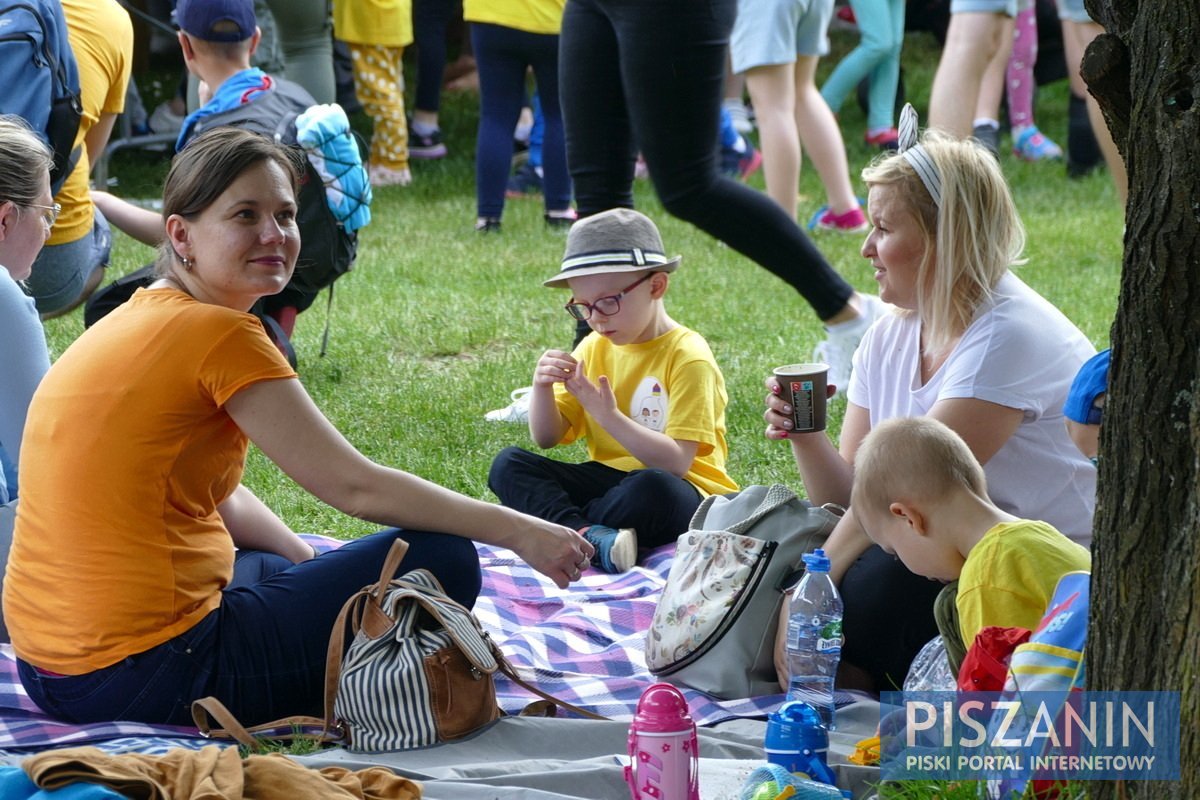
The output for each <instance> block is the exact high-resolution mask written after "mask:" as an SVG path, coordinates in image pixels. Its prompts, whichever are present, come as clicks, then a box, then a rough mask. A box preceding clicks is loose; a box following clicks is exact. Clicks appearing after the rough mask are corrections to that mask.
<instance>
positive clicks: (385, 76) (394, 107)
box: [333, 0, 413, 186]
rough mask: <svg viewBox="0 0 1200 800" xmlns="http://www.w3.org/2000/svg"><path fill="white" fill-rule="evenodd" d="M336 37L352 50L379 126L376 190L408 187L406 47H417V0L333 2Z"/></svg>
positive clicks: (374, 152) (362, 95)
mask: <svg viewBox="0 0 1200 800" xmlns="http://www.w3.org/2000/svg"><path fill="white" fill-rule="evenodd" d="M333 35H334V36H335V37H337V38H338V39H340V40H342V41H343V42H345V43H346V44H347V46H348V47H349V48H350V59H351V62H352V64H353V67H354V91H355V94H356V95H357V96H358V100H359V102H360V103H362V105H363V109H365V110H366V112H367V114H368V115H369V116H370V117H371V120H372V122H373V123H374V126H375V128H374V132H373V133H372V135H371V155H370V166H369V168H368V173H369V174H370V176H371V185H372V186H407V185H408V184H410V183H412V172H411V171H410V170H409V168H408V122H407V120H406V119H405V117H404V48H405V47H407V46H408V45H410V44H412V41H413V30H412V0H333Z"/></svg>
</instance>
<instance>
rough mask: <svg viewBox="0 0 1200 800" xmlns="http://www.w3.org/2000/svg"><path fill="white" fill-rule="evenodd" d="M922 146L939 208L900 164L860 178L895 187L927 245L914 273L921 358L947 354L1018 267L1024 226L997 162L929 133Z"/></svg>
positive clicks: (967, 144) (889, 163) (884, 161)
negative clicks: (933, 170) (938, 191)
mask: <svg viewBox="0 0 1200 800" xmlns="http://www.w3.org/2000/svg"><path fill="white" fill-rule="evenodd" d="M921 144H922V146H923V147H924V148H925V151H926V152H927V153H928V154H929V157H930V158H931V159H932V160H933V163H934V165H935V166H936V167H937V171H938V175H939V176H940V178H941V182H942V201H941V205H940V206H939V205H937V204H935V203H934V201H933V198H932V197H930V195H929V191H928V190H927V189H926V188H925V185H924V184H923V183H922V182H921V179H920V177H918V175H917V173H916V172H915V171H914V170H913V168H912V165H911V164H909V163H908V161H907V160H906V159H905V158H904V156H902V155H900V154H898V153H894V154H890V155H885V156H882V157H881V158H880V159H878V160H877V161H875V162H874V163H872V164H870V165H868V166H867V168H866V169H864V170H863V171H862V178H863V181H864V182H865V183H866V184H867V187H868V188H870V187H871V186H895V187H897V188H898V189H899V190H900V196H901V200H902V202H905V203H906V204H907V206H908V207H909V210H910V211H911V212H912V215H913V217H914V218H915V219H916V221H917V224H918V227H919V228H920V230H921V233H922V234H923V235H924V238H925V255H924V257H923V258H922V261H921V264H920V267H919V269H918V272H917V282H918V283H917V315H918V316H919V317H920V319H921V324H922V327H923V329H924V334H925V352H926V353H941V352H944V351H945V350H947V349H949V347H950V345H951V343H952V342H953V341H954V339H955V338H957V337H958V336H960V335H961V334H962V332H963V331H965V330H966V329H967V326H968V325H970V324H971V320H972V319H973V318H974V316H975V312H976V309H978V308H979V305H980V303H982V302H983V301H984V300H986V299H987V298H988V296H989V295H990V294H991V292H992V290H993V288H994V287H995V285H996V282H997V281H999V280H1000V278H1001V276H1003V275H1004V273H1005V272H1006V271H1007V270H1008V268H1009V267H1012V266H1015V265H1017V264H1021V263H1024V261H1023V259H1022V258H1021V253H1022V252H1023V251H1024V250H1025V226H1024V225H1023V224H1022V223H1021V218H1020V216H1019V215H1018V214H1017V207H1016V205H1015V204H1014V203H1013V199H1012V194H1011V193H1010V192H1009V189H1008V184H1007V183H1006V182H1005V180H1004V175H1003V173H1002V172H1001V171H1000V165H999V164H998V163H997V162H996V159H995V157H993V156H992V154H991V153H989V152H988V151H987V150H985V149H984V148H983V147H981V146H980V145H978V144H976V143H975V142H972V141H970V140H961V139H955V138H952V137H950V136H947V135H945V134H943V133H941V132H939V131H936V130H927V131H925V133H924V134H923V135H922V137H921Z"/></svg>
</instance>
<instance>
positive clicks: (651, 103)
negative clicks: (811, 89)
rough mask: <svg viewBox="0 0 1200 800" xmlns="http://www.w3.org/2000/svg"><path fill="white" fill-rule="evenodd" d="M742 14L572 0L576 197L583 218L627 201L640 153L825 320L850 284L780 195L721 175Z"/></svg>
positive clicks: (675, 4)
mask: <svg viewBox="0 0 1200 800" xmlns="http://www.w3.org/2000/svg"><path fill="white" fill-rule="evenodd" d="M736 13H737V0H568V2H567V5H566V10H565V11H564V14H563V25H562V35H561V37H560V38H561V42H560V45H559V78H560V83H561V87H562V102H563V116H564V119H565V121H566V126H567V162H568V164H569V165H570V168H571V179H572V181H573V182H574V188H575V201H576V205H577V208H578V210H579V213H580V215H581V216H586V215H588V214H595V213H597V212H600V211H606V210H608V209H610V208H615V207H618V206H621V207H625V208H632V207H633V189H632V186H633V168H634V161H635V158H636V154H637V151H638V150H641V153H642V156H643V157H644V158H645V160H646V166H647V167H648V168H649V170H650V179H651V181H653V183H654V188H655V191H656V192H657V193H658V197H659V199H660V200H661V201H662V204H663V206H664V207H665V208H666V210H667V211H668V212H670V213H671V214H674V215H675V216H677V217H679V218H680V219H683V220H686V221H687V222H690V223H691V224H693V225H695V226H696V227H698V228H700V229H701V230H703V231H705V232H706V233H708V234H710V235H711V236H714V237H716V238H717V239H719V240H721V241H722V242H724V243H725V244H727V245H729V246H730V247H732V248H733V249H734V250H737V251H738V252H739V253H741V254H742V255H744V256H747V257H748V258H750V259H751V260H753V261H755V262H757V263H759V264H761V265H762V266H764V267H766V268H767V269H768V270H770V271H771V272H773V273H774V274H775V275H778V276H779V277H780V278H782V279H783V280H785V281H786V282H787V283H788V284H789V285H791V286H792V287H793V288H795V289H796V290H797V291H798V292H800V294H801V295H803V296H804V298H805V300H807V301H808V303H809V304H810V305H811V306H812V308H813V311H815V312H816V313H817V316H818V317H820V318H821V319H823V320H825V319H829V318H830V317H832V316H834V315H835V314H837V313H838V312H839V311H841V310H842V309H843V308H845V306H846V301H847V300H849V298H850V295H851V294H852V292H853V289H852V288H851V287H850V285H849V284H848V283H846V281H845V280H843V279H842V278H841V276H840V275H838V274H837V273H836V272H835V271H834V270H833V268H832V267H830V266H829V262H827V261H826V260H825V258H824V256H822V255H821V253H820V251H818V250H817V248H816V247H814V246H813V244H812V242H810V241H809V239H808V237H807V236H805V235H804V232H803V231H802V230H800V227H799V226H798V225H797V224H796V222H795V220H794V219H793V218H792V217H791V216H789V215H788V214H787V213H785V212H784V211H783V209H781V208H780V207H779V206H778V205H776V204H775V202H774V201H773V200H771V199H770V198H769V197H767V196H766V195H765V194H763V193H762V192H758V191H755V190H754V189H751V188H749V187H748V186H745V185H743V184H741V183H738V182H737V181H734V180H731V179H729V178H726V177H724V176H723V175H721V172H720V165H719V162H718V151H717V141H718V125H719V124H720V105H721V97H722V94H723V87H724V81H725V58H726V50H727V48H728V44H729V32H730V30H731V29H732V27H733V20H734V16H735V15H736ZM543 100H545V98H544V97H543Z"/></svg>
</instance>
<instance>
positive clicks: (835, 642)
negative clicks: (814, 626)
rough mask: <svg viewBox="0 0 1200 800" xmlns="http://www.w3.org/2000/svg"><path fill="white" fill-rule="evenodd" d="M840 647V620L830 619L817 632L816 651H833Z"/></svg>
mask: <svg viewBox="0 0 1200 800" xmlns="http://www.w3.org/2000/svg"><path fill="white" fill-rule="evenodd" d="M841 649H842V621H841V620H840V619H831V620H829V622H827V623H825V625H823V626H822V627H821V631H820V633H819V634H817V652H818V653H833V652H838V651H840V650H841Z"/></svg>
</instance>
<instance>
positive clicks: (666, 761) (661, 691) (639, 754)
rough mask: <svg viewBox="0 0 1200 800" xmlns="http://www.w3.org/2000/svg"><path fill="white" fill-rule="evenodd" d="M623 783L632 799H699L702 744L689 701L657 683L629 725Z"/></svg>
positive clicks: (645, 697)
mask: <svg viewBox="0 0 1200 800" xmlns="http://www.w3.org/2000/svg"><path fill="white" fill-rule="evenodd" d="M629 760H630V765H629V766H628V767H626V768H625V782H626V783H628V784H629V789H630V791H631V792H632V793H633V800H649V798H653V800H700V783H699V772H700V746H699V743H698V742H697V741H696V723H695V722H693V721H692V715H691V713H690V712H689V710H688V704H687V699H686V698H684V696H683V694H682V693H681V692H680V691H679V690H678V689H676V688H675V687H674V686H672V685H670V684H669V683H656V684H654V685H652V686H651V687H650V688H648V689H646V691H644V692H642V697H641V699H640V700H638V704H637V713H636V714H634V715H633V722H632V723H631V724H630V726H629Z"/></svg>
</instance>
